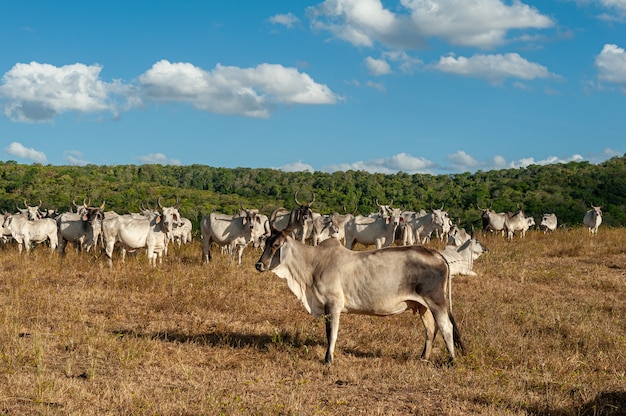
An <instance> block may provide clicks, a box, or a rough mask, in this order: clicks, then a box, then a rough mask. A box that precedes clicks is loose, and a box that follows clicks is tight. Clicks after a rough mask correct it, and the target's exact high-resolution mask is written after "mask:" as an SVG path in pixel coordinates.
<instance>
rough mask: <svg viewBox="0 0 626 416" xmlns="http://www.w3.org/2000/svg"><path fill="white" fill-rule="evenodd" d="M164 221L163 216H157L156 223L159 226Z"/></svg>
mask: <svg viewBox="0 0 626 416" xmlns="http://www.w3.org/2000/svg"><path fill="white" fill-rule="evenodd" d="M162 220H163V214H159V215H157V216H156V218H155V222H156V223H157V224H160V223H161V221H162Z"/></svg>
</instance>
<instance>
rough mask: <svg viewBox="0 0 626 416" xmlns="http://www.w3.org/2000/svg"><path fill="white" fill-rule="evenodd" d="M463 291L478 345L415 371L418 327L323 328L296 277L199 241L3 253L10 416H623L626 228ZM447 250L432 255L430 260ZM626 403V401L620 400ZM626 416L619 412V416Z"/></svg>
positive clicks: (1, 323)
mask: <svg viewBox="0 0 626 416" xmlns="http://www.w3.org/2000/svg"><path fill="white" fill-rule="evenodd" d="M481 241H482V242H483V243H484V244H485V245H486V246H488V247H489V249H490V252H489V253H488V254H486V255H483V256H482V257H481V258H480V259H479V260H477V261H476V262H475V264H474V269H475V271H477V272H478V277H456V278H454V280H453V289H452V290H453V292H452V293H453V299H454V311H455V316H456V319H457V322H458V323H459V326H460V329H461V332H462V335H463V338H464V341H465V342H466V344H467V346H468V347H469V351H468V353H467V354H466V355H465V356H462V357H460V358H459V359H458V361H457V363H456V365H455V366H453V367H448V366H446V351H445V347H444V345H443V342H442V340H441V338H440V337H438V338H437V341H436V346H435V350H434V352H433V359H432V362H430V363H427V362H423V361H420V360H419V356H420V352H421V347H422V343H423V328H422V326H421V323H420V322H419V318H418V317H416V316H413V315H412V314H410V313H408V312H407V313H404V314H401V315H398V316H394V317H387V318H376V317H369V316H356V315H347V316H342V319H341V326H340V331H339V339H338V344H337V348H336V351H335V362H334V363H333V364H332V365H331V366H325V365H324V364H323V358H324V352H325V343H326V340H325V329H324V322H323V321H322V320H321V319H314V318H312V317H311V316H310V315H308V314H307V313H306V311H305V310H304V308H303V307H302V306H301V305H300V304H299V303H298V301H297V300H296V298H295V297H294V296H293V295H292V294H291V293H290V292H289V290H288V289H287V286H286V284H285V281H284V280H281V279H279V278H277V277H276V276H274V275H273V274H271V273H258V272H257V271H256V270H255V269H254V262H255V261H256V260H257V258H258V256H259V254H260V253H259V252H258V251H255V250H252V249H249V248H248V249H246V252H245V253H244V264H243V265H242V266H241V267H238V266H237V265H236V264H232V263H230V262H229V261H228V259H227V258H226V257H224V256H222V255H220V254H219V251H218V250H217V249H215V251H214V256H213V261H212V262H211V263H210V264H208V265H202V264H200V252H201V246H200V244H201V242H194V243H193V244H191V245H188V246H185V247H183V248H182V249H180V250H170V253H169V256H168V257H167V258H166V259H165V260H164V264H163V265H162V266H158V267H156V268H151V267H150V266H149V265H148V262H147V259H146V258H145V255H144V254H142V253H140V254H138V255H137V257H129V258H127V260H126V262H125V263H124V264H122V263H120V262H119V260H118V259H115V261H114V266H113V268H112V269H109V268H108V267H107V266H106V259H105V258H104V257H103V256H101V257H96V256H94V255H93V254H92V255H82V256H81V255H78V254H77V253H75V252H74V251H73V250H70V249H68V250H67V251H68V254H67V256H66V258H65V259H63V260H61V259H59V258H58V257H57V256H56V255H50V253H49V252H48V251H47V250H45V249H44V248H43V247H38V248H37V249H35V250H34V251H33V253H31V255H30V256H25V255H22V256H19V255H18V254H17V249H15V248H14V247H3V248H1V249H0V412H2V413H8V414H107V413H108V414H145V415H148V414H150V415H153V414H211V415H213V414H268V415H269V414H307V415H312V414H320V415H335V414H337V415H339V414H341V415H345V414H351V415H354V414H363V415H371V414H381V415H388V414H457V415H466V414H488V415H489V414H491V415H501V414H512V415H530V414H536V415H539V414H557V415H578V414H583V415H587V414H588V415H592V414H623V413H624V412H625V411H626V407H625V406H626V405H625V404H624V401H626V348H625V347H626V335H625V331H624V329H625V328H626V230H624V229H610V228H601V230H600V233H599V235H598V236H597V237H596V238H594V239H593V240H590V239H589V238H588V236H587V234H586V230H584V229H582V228H579V229H571V230H559V231H558V232H557V233H555V234H553V235H543V234H540V233H534V232H530V233H528V235H527V237H526V238H525V239H524V240H520V239H517V238H516V239H515V240H514V241H511V242H507V241H505V240H504V239H502V238H499V237H495V236H486V237H484V238H482V240H481ZM433 246H434V245H433ZM620 400H621V402H620ZM620 412H621V413H620Z"/></svg>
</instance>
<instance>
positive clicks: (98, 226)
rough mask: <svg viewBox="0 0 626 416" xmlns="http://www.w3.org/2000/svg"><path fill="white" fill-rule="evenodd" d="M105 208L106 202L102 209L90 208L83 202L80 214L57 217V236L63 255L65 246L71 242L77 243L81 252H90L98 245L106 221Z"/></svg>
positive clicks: (68, 213)
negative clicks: (103, 222) (103, 223)
mask: <svg viewBox="0 0 626 416" xmlns="http://www.w3.org/2000/svg"><path fill="white" fill-rule="evenodd" d="M74 205H76V203H74ZM104 206H105V201H102V205H100V207H90V206H89V205H87V203H86V202H84V201H83V205H82V206H80V209H79V210H78V211H79V212H76V213H73V212H66V213H64V214H61V215H59V216H58V217H57V219H56V222H57V236H58V239H59V253H60V254H61V255H63V254H65V246H66V245H67V243H68V242H70V241H71V242H73V243H76V248H77V250H78V251H79V252H82V251H83V249H84V250H86V251H87V252H89V250H90V249H91V247H93V246H95V245H97V244H98V240H99V239H100V234H101V232H102V221H103V220H104Z"/></svg>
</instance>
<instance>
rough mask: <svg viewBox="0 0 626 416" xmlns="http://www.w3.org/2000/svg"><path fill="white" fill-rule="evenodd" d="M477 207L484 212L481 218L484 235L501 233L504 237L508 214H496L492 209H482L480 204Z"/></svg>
mask: <svg viewBox="0 0 626 416" xmlns="http://www.w3.org/2000/svg"><path fill="white" fill-rule="evenodd" d="M476 206H477V207H478V209H479V210H481V211H482V213H481V216H480V218H481V220H482V223H483V234H487V232H492V233H495V232H501V233H502V235H505V234H504V233H505V230H504V221H505V219H506V213H504V212H495V211H494V210H492V209H491V208H481V207H480V206H479V205H478V204H476Z"/></svg>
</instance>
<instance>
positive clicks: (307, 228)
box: [270, 191, 319, 242]
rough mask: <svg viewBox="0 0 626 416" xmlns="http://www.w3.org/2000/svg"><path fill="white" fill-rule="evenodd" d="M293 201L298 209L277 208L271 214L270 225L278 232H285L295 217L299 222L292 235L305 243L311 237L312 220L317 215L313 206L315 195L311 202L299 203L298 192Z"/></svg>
mask: <svg viewBox="0 0 626 416" xmlns="http://www.w3.org/2000/svg"><path fill="white" fill-rule="evenodd" d="M293 200H294V202H295V203H296V205H297V207H295V208H294V209H293V210H291V211H289V210H287V209H285V208H282V207H279V208H276V209H275V210H274V211H273V212H272V213H271V214H270V225H271V226H272V227H273V228H276V229H277V230H284V229H285V228H286V227H287V225H288V224H289V221H290V218H292V217H295V219H296V220H297V222H296V226H295V227H294V228H293V230H292V233H293V235H294V236H295V237H296V238H298V239H299V240H300V241H302V242H305V241H306V239H307V237H309V236H310V234H311V232H312V227H313V222H312V220H313V217H314V216H315V215H314V213H313V210H312V209H311V206H312V205H313V202H315V193H313V199H312V200H311V202H307V203H302V202H300V201H298V191H296V192H295V193H294V195H293ZM317 215H319V214H317Z"/></svg>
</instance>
